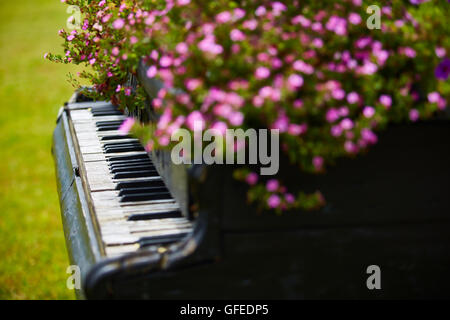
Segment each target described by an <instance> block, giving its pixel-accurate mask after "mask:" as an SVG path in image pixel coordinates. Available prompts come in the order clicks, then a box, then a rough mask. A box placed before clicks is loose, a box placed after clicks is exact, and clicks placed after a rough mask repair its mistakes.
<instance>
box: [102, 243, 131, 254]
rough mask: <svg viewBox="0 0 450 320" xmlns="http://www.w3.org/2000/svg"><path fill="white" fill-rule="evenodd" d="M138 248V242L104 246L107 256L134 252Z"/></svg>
mask: <svg viewBox="0 0 450 320" xmlns="http://www.w3.org/2000/svg"><path fill="white" fill-rule="evenodd" d="M138 249H139V245H138V244H136V243H135V244H127V245H121V246H106V247H105V251H106V255H107V256H108V257H116V256H121V255H123V254H125V253H129V252H134V251H137V250H138Z"/></svg>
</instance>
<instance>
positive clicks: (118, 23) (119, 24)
mask: <svg viewBox="0 0 450 320" xmlns="http://www.w3.org/2000/svg"><path fill="white" fill-rule="evenodd" d="M124 25H125V20H123V19H122V18H119V19H117V20H116V21H114V22H113V28H114V29H122V28H123V26H124Z"/></svg>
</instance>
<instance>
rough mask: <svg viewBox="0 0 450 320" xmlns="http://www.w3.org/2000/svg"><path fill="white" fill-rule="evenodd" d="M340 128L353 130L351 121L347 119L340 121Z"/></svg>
mask: <svg viewBox="0 0 450 320" xmlns="http://www.w3.org/2000/svg"><path fill="white" fill-rule="evenodd" d="M341 128H342V129H344V130H350V129H352V128H353V121H352V120H350V119H349V118H345V119H342V121H341Z"/></svg>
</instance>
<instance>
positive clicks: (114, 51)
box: [111, 47, 120, 57]
mask: <svg viewBox="0 0 450 320" xmlns="http://www.w3.org/2000/svg"><path fill="white" fill-rule="evenodd" d="M119 53H120V50H119V48H117V47H114V48H112V49H111V54H112V55H113V56H115V57H117V56H118V55H119Z"/></svg>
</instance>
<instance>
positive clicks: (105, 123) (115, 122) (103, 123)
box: [95, 120, 123, 127]
mask: <svg viewBox="0 0 450 320" xmlns="http://www.w3.org/2000/svg"><path fill="white" fill-rule="evenodd" d="M122 123H123V120H111V121H97V122H96V123H95V125H96V126H97V127H101V126H112V125H117V126H120V125H121V124H122Z"/></svg>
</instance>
